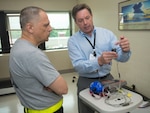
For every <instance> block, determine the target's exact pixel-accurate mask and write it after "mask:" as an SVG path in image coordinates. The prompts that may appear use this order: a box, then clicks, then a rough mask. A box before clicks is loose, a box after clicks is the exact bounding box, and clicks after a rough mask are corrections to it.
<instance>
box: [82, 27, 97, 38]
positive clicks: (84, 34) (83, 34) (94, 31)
mask: <svg viewBox="0 0 150 113" xmlns="http://www.w3.org/2000/svg"><path fill="white" fill-rule="evenodd" d="M79 33H80V34H81V35H82V36H83V37H85V36H88V35H87V34H86V33H84V32H82V31H81V30H79ZM94 33H96V28H95V27H94V29H93V31H92V34H94Z"/></svg>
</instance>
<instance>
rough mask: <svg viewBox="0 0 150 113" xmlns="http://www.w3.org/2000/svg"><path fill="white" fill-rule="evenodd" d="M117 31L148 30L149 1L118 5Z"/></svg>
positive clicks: (149, 27) (133, 0) (149, 26)
mask: <svg viewBox="0 0 150 113" xmlns="http://www.w3.org/2000/svg"><path fill="white" fill-rule="evenodd" d="M118 13H119V16H118V20H119V21H118V29H119V30H150V0H127V1H124V2H120V3H119V4H118Z"/></svg>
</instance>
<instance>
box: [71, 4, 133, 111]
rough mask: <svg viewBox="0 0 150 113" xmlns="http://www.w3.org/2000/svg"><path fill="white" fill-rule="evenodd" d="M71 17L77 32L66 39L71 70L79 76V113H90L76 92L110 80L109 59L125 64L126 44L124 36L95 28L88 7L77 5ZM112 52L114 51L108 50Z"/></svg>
mask: <svg viewBox="0 0 150 113" xmlns="http://www.w3.org/2000/svg"><path fill="white" fill-rule="evenodd" d="M72 16H73V18H74V21H75V23H76V25H77V26H78V27H79V29H80V30H79V31H78V32H76V33H75V34H74V35H73V36H71V37H70V39H69V40H68V51H69V56H70V59H71V61H72V64H73V67H74V68H75V70H76V71H77V72H78V74H79V79H78V83H77V88H78V89H77V95H78V110H79V113H94V110H92V109H91V108H90V107H88V106H86V105H85V104H84V103H83V102H82V100H80V98H79V92H80V91H81V90H83V89H85V88H88V87H89V85H90V83H91V82H93V81H96V80H99V81H100V82H101V81H103V80H111V79H113V76H112V75H111V74H110V71H111V65H112V60H113V59H115V60H117V61H119V62H126V61H128V60H129V58H130V54H131V52H130V45H129V41H128V39H127V38H126V37H124V36H121V37H120V39H119V40H117V37H116V36H115V35H114V34H113V33H112V32H111V31H109V30H107V29H104V28H100V27H95V26H94V25H93V15H92V11H91V9H90V7H89V6H88V5H86V4H77V5H76V6H74V7H73V9H72ZM112 49H116V52H114V51H112Z"/></svg>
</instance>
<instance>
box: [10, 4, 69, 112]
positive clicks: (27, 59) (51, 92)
mask: <svg viewBox="0 0 150 113" xmlns="http://www.w3.org/2000/svg"><path fill="white" fill-rule="evenodd" d="M20 26H21V29H22V35H21V38H19V39H18V40H17V41H16V42H15V44H14V45H13V47H12V49H11V52H10V59H9V68H10V74H11V80H12V84H13V86H14V88H15V91H16V94H17V96H18V97H19V99H20V102H21V104H22V105H23V106H24V108H25V109H24V112H25V113H63V107H62V104H63V96H62V95H63V94H67V92H68V87H67V83H66V81H65V80H64V79H63V77H62V76H61V75H60V74H59V72H58V71H57V70H56V69H55V68H54V67H53V65H52V64H51V62H50V61H49V59H48V57H47V56H46V55H45V54H44V53H43V52H42V51H41V50H40V49H39V48H38V46H39V45H40V44H41V43H43V42H45V41H48V37H49V34H50V32H51V31H52V28H51V26H50V22H49V19H48V16H47V14H46V12H45V11H44V10H43V9H41V8H39V7H34V6H31V7H26V8H24V9H22V10H21V13H20Z"/></svg>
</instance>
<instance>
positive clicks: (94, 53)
mask: <svg viewBox="0 0 150 113" xmlns="http://www.w3.org/2000/svg"><path fill="white" fill-rule="evenodd" d="M85 38H86V39H87V41H88V42H89V43H90V45H91V46H92V48H93V50H94V51H93V56H95V57H96V52H95V40H96V32H95V33H94V45H92V43H91V42H90V40H89V39H88V38H87V37H86V36H85Z"/></svg>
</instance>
